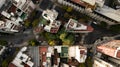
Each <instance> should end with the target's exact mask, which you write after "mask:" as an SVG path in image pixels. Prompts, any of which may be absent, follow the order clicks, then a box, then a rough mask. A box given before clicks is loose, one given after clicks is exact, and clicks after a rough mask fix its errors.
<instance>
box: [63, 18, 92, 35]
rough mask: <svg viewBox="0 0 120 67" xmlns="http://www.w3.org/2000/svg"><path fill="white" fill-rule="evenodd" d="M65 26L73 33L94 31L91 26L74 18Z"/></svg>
mask: <svg viewBox="0 0 120 67" xmlns="http://www.w3.org/2000/svg"><path fill="white" fill-rule="evenodd" d="M65 28H66V31H67V32H72V33H88V32H92V31H93V28H92V27H91V26H89V25H85V24H82V23H79V22H78V21H76V20H74V19H69V21H68V23H67V24H66V25H65Z"/></svg>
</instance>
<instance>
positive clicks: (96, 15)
mask: <svg viewBox="0 0 120 67" xmlns="http://www.w3.org/2000/svg"><path fill="white" fill-rule="evenodd" d="M83 1H86V2H87V1H88V2H92V1H95V4H94V6H93V7H91V6H90V5H89V4H88V3H87V4H88V5H84V3H85V2H83ZM57 2H58V3H60V4H62V5H65V6H70V7H72V8H73V9H75V10H76V11H78V12H80V13H83V14H86V15H88V16H89V17H91V18H93V19H95V20H97V21H100V22H101V21H103V22H106V23H107V24H109V25H114V24H120V22H119V19H118V18H119V10H115V9H112V8H111V9H112V11H111V10H107V9H110V8H107V9H106V8H104V6H106V5H105V4H104V3H105V0H58V1H57ZM93 3H94V2H93ZM88 6H89V7H88ZM107 7H108V6H107ZM118 8H119V6H118ZM102 9H104V10H102ZM117 14H118V15H117ZM116 17H117V18H116Z"/></svg>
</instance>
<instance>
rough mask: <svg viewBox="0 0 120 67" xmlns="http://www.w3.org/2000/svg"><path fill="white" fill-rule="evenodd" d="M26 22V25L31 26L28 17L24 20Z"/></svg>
mask: <svg viewBox="0 0 120 67" xmlns="http://www.w3.org/2000/svg"><path fill="white" fill-rule="evenodd" d="M24 24H25V26H26V27H29V26H30V24H31V23H30V21H29V20H28V19H27V20H25V21H24Z"/></svg>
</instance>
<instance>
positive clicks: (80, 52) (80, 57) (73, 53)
mask: <svg viewBox="0 0 120 67" xmlns="http://www.w3.org/2000/svg"><path fill="white" fill-rule="evenodd" d="M86 54H87V49H86V48H85V47H82V46H70V47H69V49H68V56H69V58H72V57H74V58H75V59H76V60H77V61H78V62H79V63H84V62H85V60H86V58H87V55H86Z"/></svg>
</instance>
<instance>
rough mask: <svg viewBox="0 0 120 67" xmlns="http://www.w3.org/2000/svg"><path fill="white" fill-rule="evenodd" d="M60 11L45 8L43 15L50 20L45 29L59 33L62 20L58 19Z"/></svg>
mask: <svg viewBox="0 0 120 67" xmlns="http://www.w3.org/2000/svg"><path fill="white" fill-rule="evenodd" d="M57 16H58V12H57V11H55V10H48V9H47V10H45V11H43V13H42V17H43V18H44V19H46V20H47V21H49V23H48V25H45V27H44V30H45V31H47V32H51V33H57V32H58V30H59V28H60V26H61V22H60V21H57V20H56V19H57Z"/></svg>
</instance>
